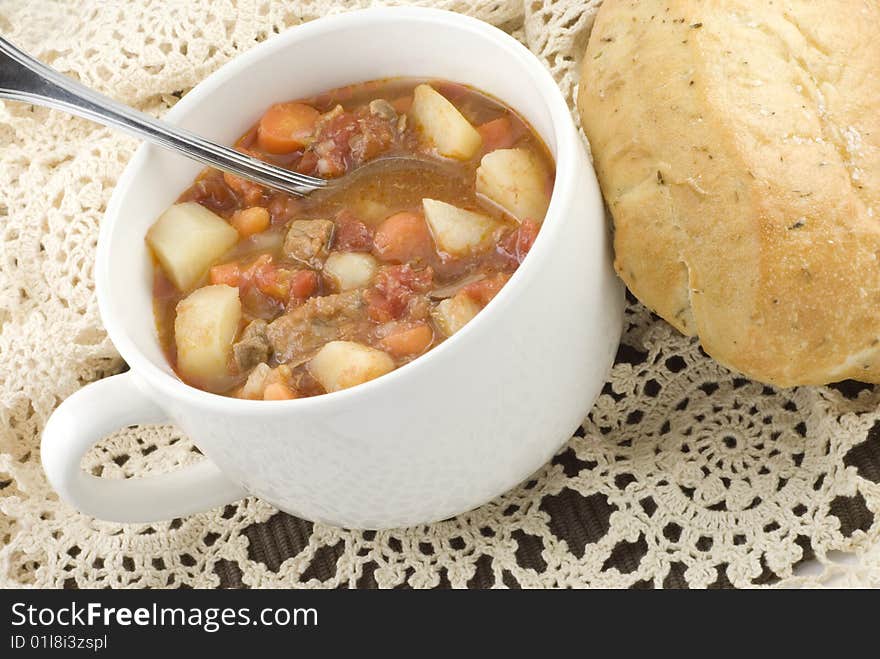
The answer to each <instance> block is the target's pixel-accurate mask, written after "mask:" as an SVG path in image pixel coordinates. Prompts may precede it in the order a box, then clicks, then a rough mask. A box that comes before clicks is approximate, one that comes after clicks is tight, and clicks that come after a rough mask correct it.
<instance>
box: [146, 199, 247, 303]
mask: <svg viewBox="0 0 880 659" xmlns="http://www.w3.org/2000/svg"><path fill="white" fill-rule="evenodd" d="M236 241H238V231H236V230H235V229H233V228H232V227H231V226H229V224H227V223H226V220H224V219H223V218H222V217H220V216H219V215H215V214H214V213H212V212H211V211H209V210H208V209H207V208H205V207H204V206H201V205H200V204H197V203H195V202H194V201H189V202H186V203H183V204H175V205H174V206H172V207H171V208H169V209H168V210H167V211H165V212H164V213H162V215H161V216H160V217H159V219H158V220H156V222H155V223H154V224H153V226H151V227H150V229H149V231H147V244H148V245H149V246H150V248H151V249H152V250H153V254H155V255H156V258H157V259H159V263H161V264H162V269H163V270H164V271H165V274H166V275H167V276H168V279H170V280H171V283H172V284H174V285H175V286H176V287H177V288H178V289H179V290H181V291H186V290H188V289H190V288H191V287H192V286H194V285H195V284H196V283H197V282H198V281H199V279H201V278H202V275H204V274H205V272H206V271H207V270H208V268H209V267H210V266H211V264H212V263H213V262H214V261H216V260H217V259H218V258H220V257H221V256H223V254H225V253H226V252H227V251H228V250H229V249H231V248H232V246H233V245H234V244H235V243H236Z"/></svg>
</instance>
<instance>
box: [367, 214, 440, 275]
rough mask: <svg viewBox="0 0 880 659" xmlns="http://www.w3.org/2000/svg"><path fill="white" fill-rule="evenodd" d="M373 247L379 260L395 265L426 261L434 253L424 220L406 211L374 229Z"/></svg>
mask: <svg viewBox="0 0 880 659" xmlns="http://www.w3.org/2000/svg"><path fill="white" fill-rule="evenodd" d="M373 245H374V247H375V249H376V255H377V256H378V257H379V258H380V259H382V260H383V261H390V262H396V263H406V262H407V261H412V260H414V259H427V258H429V257H430V256H431V255H432V254H433V253H434V241H433V239H432V238H431V232H430V230H429V229H428V224H427V223H426V222H425V218H423V217H422V216H421V215H419V214H417V213H410V212H408V211H403V212H401V213H395V214H394V215H391V216H390V217H387V218H386V219H385V220H384V221H383V222H382V224H380V225H379V227H378V228H377V229H376V234H375V235H374V236H373Z"/></svg>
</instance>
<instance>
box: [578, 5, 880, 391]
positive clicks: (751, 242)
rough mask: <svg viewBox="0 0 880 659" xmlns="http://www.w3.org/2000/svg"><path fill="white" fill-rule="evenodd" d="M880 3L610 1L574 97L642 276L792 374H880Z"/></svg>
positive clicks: (726, 353) (723, 347)
mask: <svg viewBox="0 0 880 659" xmlns="http://www.w3.org/2000/svg"><path fill="white" fill-rule="evenodd" d="M878 26H880V3H878V2H877V1H876V0H839V1H838V2H835V3H834V9H833V11H829V9H828V5H827V3H820V2H814V1H811V0H800V1H794V0H791V1H784V2H774V3H763V2H762V3H756V2H752V1H751V0H719V1H717V2H712V3H707V2H697V1H685V0H672V1H665V2H663V1H659V0H638V1H636V0H605V2H604V3H603V5H602V8H601V10H600V11H599V14H598V16H597V19H596V23H595V26H594V28H593V32H592V34H591V37H590V42H589V46H588V48H587V52H586V54H585V56H584V60H583V65H582V66H583V69H582V78H581V83H580V89H579V97H578V108H579V111H580V114H581V119H582V122H583V126H584V130H585V132H586V134H587V137H588V138H589V140H590V144H591V148H592V152H593V156H594V159H595V164H596V168H597V172H598V175H599V179H600V182H601V185H602V190H603V192H604V194H605V197H606V200H607V202H608V205H609V208H610V209H611V212H612V214H613V216H614V224H615V253H616V254H615V266H616V268H617V271H618V272H619V273H620V276H621V277H622V278H623V279H624V281H625V282H626V283H627V285H628V286H629V288H630V290H632V292H633V293H634V294H635V295H636V296H637V297H638V298H639V299H640V300H641V301H642V302H644V303H645V304H646V305H647V306H649V307H650V308H651V309H653V310H654V311H656V312H657V313H658V314H660V315H661V316H662V317H663V318H665V319H666V320H667V321H669V322H670V323H671V324H672V325H674V326H675V327H676V328H678V329H679V330H680V331H682V332H684V333H686V334H692V335H698V336H699V337H700V340H701V342H702V344H703V346H704V348H705V349H706V351H707V352H708V353H709V354H710V355H712V356H713V357H715V358H716V359H717V360H718V361H720V362H722V363H723V364H726V365H728V366H730V367H731V368H733V369H736V370H738V371H741V372H743V373H745V374H746V375H748V376H750V377H753V378H755V379H758V380H762V381H764V382H769V383H773V384H777V385H782V386H791V385H797V384H819V383H826V382H832V381H836V380H841V379H846V378H854V379H858V380H863V381H868V382H880V260H878V259H880V39H877V37H876V33H877V28H878Z"/></svg>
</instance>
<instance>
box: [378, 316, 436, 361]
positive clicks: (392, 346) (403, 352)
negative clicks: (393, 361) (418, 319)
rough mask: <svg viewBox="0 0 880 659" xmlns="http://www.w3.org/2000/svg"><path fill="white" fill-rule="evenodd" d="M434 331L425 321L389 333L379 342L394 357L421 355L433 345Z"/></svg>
mask: <svg viewBox="0 0 880 659" xmlns="http://www.w3.org/2000/svg"><path fill="white" fill-rule="evenodd" d="M433 340H434V332H433V331H432V330H431V328H430V327H429V326H428V325H427V324H425V323H419V324H418V325H416V326H414V327H408V328H405V329H402V330H400V331H398V332H394V333H393V334H389V335H388V336H386V337H385V338H384V339H382V340H381V341H380V342H379V347H380V348H382V350H384V351H385V352H387V353H389V354H390V355H391V356H393V357H412V356H416V355H420V354H422V353H423V352H425V350H427V349H428V347H429V346H430V345H431V342H432V341H433Z"/></svg>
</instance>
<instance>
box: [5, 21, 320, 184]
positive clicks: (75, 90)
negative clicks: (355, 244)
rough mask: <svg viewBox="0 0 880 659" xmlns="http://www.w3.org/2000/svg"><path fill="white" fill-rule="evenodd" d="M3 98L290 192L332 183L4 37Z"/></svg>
mask: <svg viewBox="0 0 880 659" xmlns="http://www.w3.org/2000/svg"><path fill="white" fill-rule="evenodd" d="M0 98H7V99H10V100H14V101H23V102H25V103H34V104H37V105H45V106H47V107H51V108H56V109H58V110H63V111H65V112H69V113H71V114H75V115H78V116H80V117H84V118H86V119H90V120H92V121H95V122H97V123H100V124H104V125H105V126H111V127H114V128H119V129H121V130H123V131H125V132H126V133H129V134H131V135H134V136H135V137H138V138H141V139H144V140H147V141H149V142H153V143H154V144H157V145H159V146H162V147H165V148H167V149H172V150H174V151H177V152H179V153H181V154H183V155H185V156H187V157H189V158H192V159H193V160H197V161H199V162H201V163H204V164H206V165H210V166H212V167H216V168H217V169H220V170H223V171H226V172H230V173H232V174H235V175H237V176H242V177H244V178H247V179H251V180H254V181H257V182H259V183H262V184H263V185H267V186H269V187H270V188H275V189H277V190H282V191H284V192H289V193H291V194H295V195H300V196H302V195H305V194H308V193H309V192H312V191H313V190H316V189H318V188H323V187H326V186H327V181H326V180H324V179H320V178H315V177H313V176H306V175H305V174H299V173H297V172H294V171H291V170H289V169H284V168H283V167H277V166H275V165H271V164H269V163H267V162H264V161H262V160H259V159H257V158H252V157H251V156H248V155H246V154H244V153H241V152H239V151H236V150H235V149H230V148H228V147H225V146H220V145H219V144H215V143H214V142H211V141H209V140H206V139H204V138H203V137H200V136H198V135H196V134H195V133H192V132H190V131H188V130H186V129H184V128H179V127H177V126H172V125H171V124H168V123H166V122H164V121H160V120H158V119H155V118H153V117H151V116H149V115H147V114H144V113H143V112H139V111H138V110H135V109H134V108H131V107H129V106H127V105H123V104H122V103H119V102H117V101H114V100H113V99H111V98H108V97H107V96H104V95H103V94H99V93H98V92H96V91H94V90H93V89H89V88H88V87H86V86H84V85H81V84H80V83H78V82H76V81H75V80H73V79H72V78H68V77H67V76H65V75H62V74H61V73H59V72H58V71H56V70H55V69H53V68H51V67H48V66H46V65H45V64H43V63H42V62H40V61H38V60H36V59H34V58H33V57H31V56H30V55H28V54H27V53H25V52H23V51H22V50H19V49H18V48H16V47H15V46H14V45H12V44H11V43H10V42H9V41H7V40H6V39H4V38H3V37H0Z"/></svg>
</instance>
